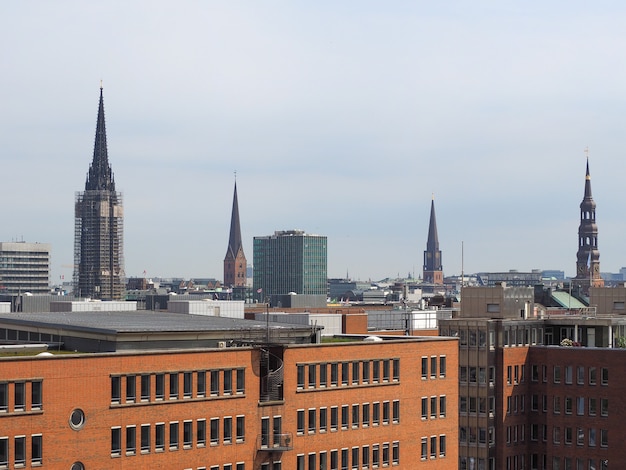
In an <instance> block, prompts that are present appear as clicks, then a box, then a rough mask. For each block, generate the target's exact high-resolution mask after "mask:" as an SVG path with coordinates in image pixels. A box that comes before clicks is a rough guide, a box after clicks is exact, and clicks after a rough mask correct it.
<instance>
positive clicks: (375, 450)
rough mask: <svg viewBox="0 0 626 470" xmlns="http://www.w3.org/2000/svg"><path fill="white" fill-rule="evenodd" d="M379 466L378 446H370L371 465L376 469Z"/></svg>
mask: <svg viewBox="0 0 626 470" xmlns="http://www.w3.org/2000/svg"><path fill="white" fill-rule="evenodd" d="M378 464H380V445H378V444H374V445H373V446H372V465H373V466H374V467H378Z"/></svg>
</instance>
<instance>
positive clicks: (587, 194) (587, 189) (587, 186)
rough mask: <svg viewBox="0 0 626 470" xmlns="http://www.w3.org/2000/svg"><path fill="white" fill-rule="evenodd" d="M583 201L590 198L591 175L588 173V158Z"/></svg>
mask: <svg viewBox="0 0 626 470" xmlns="http://www.w3.org/2000/svg"><path fill="white" fill-rule="evenodd" d="M585 199H592V197H591V174H590V173H589V157H587V173H586V174H585Z"/></svg>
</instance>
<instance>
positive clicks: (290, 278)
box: [253, 230, 328, 303]
mask: <svg viewBox="0 0 626 470" xmlns="http://www.w3.org/2000/svg"><path fill="white" fill-rule="evenodd" d="M253 246H254V254H253V257H254V278H253V279H254V287H253V289H254V291H255V295H256V296H257V300H259V301H264V300H265V299H267V298H270V299H271V298H272V296H280V295H287V294H290V293H295V294H298V295H302V294H307V295H312V296H320V297H322V296H323V302H324V303H325V302H326V295H327V276H328V274H327V271H328V266H327V265H328V255H327V239H326V237H325V236H322V235H312V234H307V233H305V232H304V231H302V230H287V231H277V232H274V235H270V236H264V237H254V245H253Z"/></svg>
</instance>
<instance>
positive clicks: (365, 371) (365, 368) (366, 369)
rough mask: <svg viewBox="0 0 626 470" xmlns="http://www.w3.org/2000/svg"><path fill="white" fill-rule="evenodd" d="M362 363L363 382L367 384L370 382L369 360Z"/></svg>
mask: <svg viewBox="0 0 626 470" xmlns="http://www.w3.org/2000/svg"><path fill="white" fill-rule="evenodd" d="M362 364H363V383H364V384H368V383H370V362H369V361H363V363H362Z"/></svg>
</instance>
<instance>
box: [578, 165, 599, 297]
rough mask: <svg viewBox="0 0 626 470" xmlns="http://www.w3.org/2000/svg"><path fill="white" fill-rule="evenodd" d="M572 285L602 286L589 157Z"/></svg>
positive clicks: (582, 286) (587, 287)
mask: <svg viewBox="0 0 626 470" xmlns="http://www.w3.org/2000/svg"><path fill="white" fill-rule="evenodd" d="M572 283H573V284H574V285H578V286H580V287H581V288H582V290H583V292H585V293H587V292H588V290H589V286H592V287H602V286H604V280H603V279H602V278H601V277H600V252H599V251H598V226H597V225H596V203H595V201H594V200H593V197H592V196H591V175H590V173H589V157H587V171H586V174H585V195H584V196H583V200H582V202H581V203H580V225H579V226H578V252H577V253H576V277H575V278H574V279H573V280H572Z"/></svg>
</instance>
